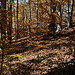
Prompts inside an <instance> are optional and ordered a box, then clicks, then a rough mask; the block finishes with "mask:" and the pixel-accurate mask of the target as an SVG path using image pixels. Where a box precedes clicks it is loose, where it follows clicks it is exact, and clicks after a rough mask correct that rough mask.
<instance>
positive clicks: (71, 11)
mask: <svg viewBox="0 0 75 75" xmlns="http://www.w3.org/2000/svg"><path fill="white" fill-rule="evenodd" d="M73 8H74V0H72V7H71V15H70V27H71V26H72V23H71V22H72V15H73Z"/></svg>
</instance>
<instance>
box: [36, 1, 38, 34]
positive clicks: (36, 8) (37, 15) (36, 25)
mask: <svg viewBox="0 0 75 75" xmlns="http://www.w3.org/2000/svg"><path fill="white" fill-rule="evenodd" d="M36 21H37V22H38V0H37V8H36ZM36 27H38V23H37V24H36ZM36 34H38V29H37V28H36Z"/></svg>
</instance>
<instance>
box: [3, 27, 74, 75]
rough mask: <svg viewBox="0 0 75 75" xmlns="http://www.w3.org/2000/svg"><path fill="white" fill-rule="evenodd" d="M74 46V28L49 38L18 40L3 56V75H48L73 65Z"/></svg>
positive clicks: (43, 36) (40, 36)
mask: <svg viewBox="0 0 75 75" xmlns="http://www.w3.org/2000/svg"><path fill="white" fill-rule="evenodd" d="M33 39H34V40H33ZM32 43H33V44H34V45H33V44H32ZM37 44H38V45H37ZM35 45H37V46H35ZM74 46H75V26H74V27H72V28H69V29H68V30H63V31H61V32H59V33H57V34H55V35H51V36H47V34H45V35H39V36H38V37H37V38H35V37H33V38H32V39H31V38H29V39H28V40H27V38H23V39H21V40H18V41H16V42H15V43H12V48H10V49H9V51H8V54H7V55H5V56H4V65H3V66H4V75H45V74H46V75H48V73H49V72H51V71H55V70H56V71H57V69H62V68H64V67H66V66H70V65H74V64H73V61H72V59H74ZM49 75H50V74H49ZM52 75H53V74H52ZM55 75H56V74H55ZM57 75H58V74H57ZM60 75H61V74H60ZM64 75H67V74H64Z"/></svg>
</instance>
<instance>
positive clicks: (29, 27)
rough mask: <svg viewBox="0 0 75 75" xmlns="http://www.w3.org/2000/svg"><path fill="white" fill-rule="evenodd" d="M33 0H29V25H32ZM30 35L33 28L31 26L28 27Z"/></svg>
mask: <svg viewBox="0 0 75 75" xmlns="http://www.w3.org/2000/svg"><path fill="white" fill-rule="evenodd" d="M30 2H31V0H29V24H30V23H31V5H30ZM28 33H31V28H30V25H29V26H28Z"/></svg>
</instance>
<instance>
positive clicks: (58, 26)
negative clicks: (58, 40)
mask: <svg viewBox="0 0 75 75" xmlns="http://www.w3.org/2000/svg"><path fill="white" fill-rule="evenodd" d="M57 12H58V14H59V16H60V17H61V18H62V14H61V5H59V6H58V10H57ZM59 30H61V22H59V21H57V30H56V32H58V31H59Z"/></svg>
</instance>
